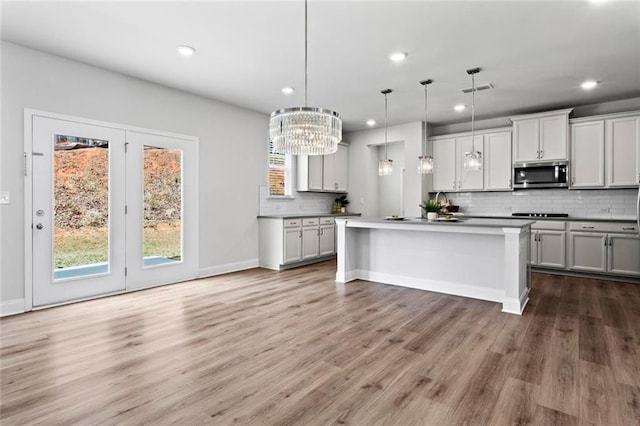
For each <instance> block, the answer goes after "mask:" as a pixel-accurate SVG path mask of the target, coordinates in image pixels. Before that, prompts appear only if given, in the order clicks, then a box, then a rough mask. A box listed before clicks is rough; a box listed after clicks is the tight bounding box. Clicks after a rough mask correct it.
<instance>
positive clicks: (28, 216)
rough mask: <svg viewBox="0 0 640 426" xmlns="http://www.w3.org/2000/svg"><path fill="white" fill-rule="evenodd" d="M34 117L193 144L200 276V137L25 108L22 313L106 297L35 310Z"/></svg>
mask: <svg viewBox="0 0 640 426" xmlns="http://www.w3.org/2000/svg"><path fill="white" fill-rule="evenodd" d="M35 116H40V117H46V118H51V119H56V120H65V121H72V122H77V123H82V124H88V125H94V126H101V127H110V128H114V129H120V130H125V131H132V132H139V133H148V134H152V135H158V136H165V137H169V138H177V139H185V140H187V141H191V142H193V143H194V150H195V157H196V161H195V162H194V165H193V166H194V167H195V168H196V170H195V176H196V177H197V178H196V181H195V182H194V184H193V186H192V188H193V190H194V191H195V194H196V196H195V197H194V198H195V203H196V205H195V206H193V208H194V217H195V222H196V223H195V225H194V227H195V229H196V232H194V233H193V234H194V235H193V238H195V243H194V245H195V247H196V253H195V254H194V255H195V271H194V272H195V276H196V277H199V276H200V273H199V270H200V269H199V261H200V253H199V247H200V243H199V238H200V237H199V232H197V230H198V228H199V220H200V219H199V214H200V212H199V194H200V193H199V186H200V185H199V180H200V179H199V171H198V168H199V162H198V161H197V159H198V158H199V156H198V151H199V142H200V138H199V137H197V136H190V135H183V134H180V133H172V132H165V131H162V130H155V129H147V128H144V127H136V126H130V125H126V124H117V123H111V122H107V121H100V120H94V119H90V118H84V117H77V116H73V115H66V114H58V113H54V112H49V111H42V110H38V109H33V108H25V109H24V153H23V173H24V219H25V220H24V312H28V311H32V310H38V309H45V308H49V307H52V306H58V305H65V304H69V303H76V302H81V301H83V300H90V299H96V298H100V297H105V296H104V295H97V296H92V297H87V298H84V299H76V300H72V301H68V302H62V303H57V304H52V305H47V306H42V307H40V306H39V307H36V308H34V307H33V236H32V232H33V224H32V216H33V215H32V210H33V155H32V153H33V117H35ZM167 284H171V283H166V284H158V286H160V285H167ZM151 287H155V286H151ZM146 288H150V287H146ZM137 290H140V289H135V290H127V289H125V290H124V291H121V292H117V293H110V294H109V295H114V294H121V293H128V292H131V291H137Z"/></svg>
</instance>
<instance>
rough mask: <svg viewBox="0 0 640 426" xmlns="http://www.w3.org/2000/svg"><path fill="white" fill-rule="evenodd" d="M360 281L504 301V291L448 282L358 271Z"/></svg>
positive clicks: (491, 300)
mask: <svg viewBox="0 0 640 426" xmlns="http://www.w3.org/2000/svg"><path fill="white" fill-rule="evenodd" d="M358 275H359V276H358V277H356V278H359V279H363V280H367V281H375V282H379V283H383V284H393V285H397V286H401V287H409V288H416V289H419V290H427V291H434V292H436V293H445V294H450V295H452V296H463V297H470V298H472V299H480V300H488V301H490V302H499V303H501V302H502V301H503V299H504V291H502V290H499V289H493V288H483V287H474V286H471V285H467V284H461V283H452V282H448V281H438V280H425V279H420V278H414V277H405V276H400V275H392V274H385V273H380V272H372V271H362V270H361V271H358Z"/></svg>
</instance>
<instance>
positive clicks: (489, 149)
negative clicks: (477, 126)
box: [483, 132, 512, 191]
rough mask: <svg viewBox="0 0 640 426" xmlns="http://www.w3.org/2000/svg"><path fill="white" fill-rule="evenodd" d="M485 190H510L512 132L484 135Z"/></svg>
mask: <svg viewBox="0 0 640 426" xmlns="http://www.w3.org/2000/svg"><path fill="white" fill-rule="evenodd" d="M483 169H484V190H485V191H510V190H511V189H512V188H511V171H512V162H511V132H497V133H487V134H485V135H484V167H483Z"/></svg>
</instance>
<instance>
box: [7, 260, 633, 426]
mask: <svg viewBox="0 0 640 426" xmlns="http://www.w3.org/2000/svg"><path fill="white" fill-rule="evenodd" d="M334 277H335V263H334V262H331V261H330V262H325V263H322V264H319V265H312V266H307V267H303V268H298V269H294V270H289V271H284V272H279V273H278V272H272V271H267V270H263V269H255V270H250V271H245V272H241V273H234V274H229V275H224V276H219V277H214V278H210V279H203V280H199V281H194V282H189V283H183V284H177V285H172V286H165V287H160V288H156V289H151V290H146V291H140V292H136V293H132V294H128V295H121V296H114V297H109V298H104V299H100V300H94V301H89V302H83V303H78V304H74V305H69V306H63V307H58V308H52V309H47V310H43V311H37V312H31V313H28V314H24V315H20V316H15V317H8V318H4V319H2V320H0V327H1V333H2V336H1V356H2V358H1V367H0V374H1V386H2V387H1V391H2V393H1V402H0V421H1V423H2V425H3V426H4V425H29V424H47V425H49V424H51V425H70V424H81V425H94V424H95V425H103V424H105V425H115V424H117V425H138V424H154V425H155V424H181V425H191V424H202V423H211V424H274V425H287V424H299V425H316V424H356V425H372V424H389V425H460V424H469V425H512V424H518V425H524V424H536V425H554V424H555V425H577V424H584V425H591V424H597V425H638V424H640V285H637V284H625V283H614V282H607V281H599V280H587V279H576V278H570V277H560V276H553V275H545V274H534V275H533V284H532V293H531V301H530V302H529V305H528V306H527V308H526V310H525V314H524V315H523V316H522V317H519V316H514V315H509V314H503V313H501V312H500V308H501V306H500V305H498V304H495V303H490V302H483V301H477V300H472V299H465V298H461V297H454V296H447V295H442V294H437V293H429V292H423V291H419V290H411V289H403V288H398V287H392V286H386V285H381V284H375V283H369V282H354V283H349V284H347V285H346V286H336V284H335V283H334V281H333V280H334Z"/></svg>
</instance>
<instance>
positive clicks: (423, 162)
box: [418, 79, 433, 175]
mask: <svg viewBox="0 0 640 426" xmlns="http://www.w3.org/2000/svg"><path fill="white" fill-rule="evenodd" d="M431 83H433V80H431V79H429V80H423V81H421V82H420V84H422V85H423V86H424V142H423V146H422V155H421V156H419V157H418V173H420V174H423V175H424V174H427V173H433V157H432V156H430V155H427V86H428V85H430V84H431Z"/></svg>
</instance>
